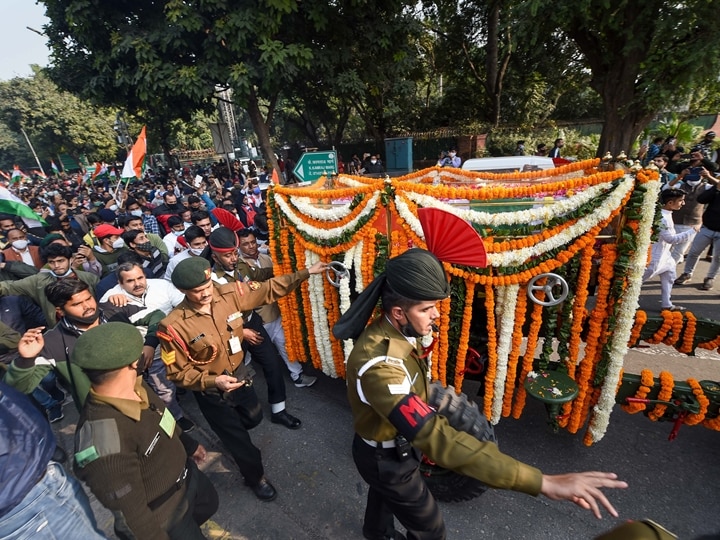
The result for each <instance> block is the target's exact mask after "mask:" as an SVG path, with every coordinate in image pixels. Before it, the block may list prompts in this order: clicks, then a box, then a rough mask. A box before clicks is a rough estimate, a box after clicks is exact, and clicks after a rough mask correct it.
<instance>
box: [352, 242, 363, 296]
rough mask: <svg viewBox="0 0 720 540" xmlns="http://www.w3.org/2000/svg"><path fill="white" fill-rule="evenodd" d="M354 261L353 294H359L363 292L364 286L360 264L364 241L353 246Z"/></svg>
mask: <svg viewBox="0 0 720 540" xmlns="http://www.w3.org/2000/svg"><path fill="white" fill-rule="evenodd" d="M355 247H356V249H355V259H354V261H353V266H354V268H355V292H356V293H358V294H360V293H361V292H363V291H364V290H365V284H364V283H363V275H362V262H363V250H364V249H365V241H364V240H360V241H359V242H358V243H357V244H355Z"/></svg>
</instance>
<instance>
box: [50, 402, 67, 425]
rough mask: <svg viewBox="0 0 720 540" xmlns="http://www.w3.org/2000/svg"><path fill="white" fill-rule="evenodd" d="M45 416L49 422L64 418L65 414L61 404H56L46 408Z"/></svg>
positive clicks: (52, 422)
mask: <svg viewBox="0 0 720 540" xmlns="http://www.w3.org/2000/svg"><path fill="white" fill-rule="evenodd" d="M47 417H48V420H49V421H50V423H51V424H54V423H55V422H59V421H60V420H62V419H63V418H65V415H64V414H63V412H62V405H60V404H57V405H55V406H54V407H53V408H52V409H48V411H47Z"/></svg>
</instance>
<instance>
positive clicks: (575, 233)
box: [487, 179, 633, 268]
mask: <svg viewBox="0 0 720 540" xmlns="http://www.w3.org/2000/svg"><path fill="white" fill-rule="evenodd" d="M632 187H633V182H632V180H627V179H626V180H625V181H624V182H622V183H621V184H620V185H619V186H618V188H617V189H616V190H615V191H613V193H612V194H611V195H610V196H609V197H608V198H607V200H606V201H605V202H604V203H603V204H602V206H600V207H599V208H597V209H595V211H594V212H592V213H591V214H588V215H586V216H583V217H581V218H580V219H578V220H577V221H576V222H575V223H573V224H572V225H571V226H570V227H568V228H566V229H563V230H562V231H561V232H560V233H559V234H556V235H555V236H552V237H550V238H548V239H547V240H543V241H541V242H538V243H537V244H535V245H534V246H530V247H525V248H521V249H516V250H513V251H506V252H504V253H488V255H487V261H488V266H493V267H495V268H501V267H505V266H517V265H519V264H522V263H524V262H525V261H527V260H528V259H530V258H533V257H538V256H540V255H542V254H544V253H547V252H548V251H550V250H553V249H556V248H559V247H561V246H565V245H568V244H570V243H571V242H572V241H573V240H574V239H575V238H578V237H579V236H581V235H583V234H585V233H586V232H587V231H589V230H590V229H592V228H593V227H595V226H596V225H597V224H599V223H600V222H602V221H604V220H606V219H607V218H608V217H610V214H612V212H613V211H614V210H615V209H617V208H618V207H619V206H620V205H621V204H622V202H623V200H624V199H625V195H626V194H627V193H628V192H629V191H630V190H631V189H632Z"/></svg>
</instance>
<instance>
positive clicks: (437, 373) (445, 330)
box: [430, 297, 450, 384]
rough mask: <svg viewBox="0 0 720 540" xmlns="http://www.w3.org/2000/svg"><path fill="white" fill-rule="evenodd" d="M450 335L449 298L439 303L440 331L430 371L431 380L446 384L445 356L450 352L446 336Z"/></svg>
mask: <svg viewBox="0 0 720 540" xmlns="http://www.w3.org/2000/svg"><path fill="white" fill-rule="evenodd" d="M449 333H450V298H449V297H448V298H445V299H443V300H442V301H441V302H440V329H439V338H440V339H437V340H435V346H434V349H433V355H432V357H433V363H432V367H431V368H430V369H431V373H432V378H433V380H439V381H441V382H442V383H443V384H447V355H448V351H449V350H450V344H449V342H448V334H449Z"/></svg>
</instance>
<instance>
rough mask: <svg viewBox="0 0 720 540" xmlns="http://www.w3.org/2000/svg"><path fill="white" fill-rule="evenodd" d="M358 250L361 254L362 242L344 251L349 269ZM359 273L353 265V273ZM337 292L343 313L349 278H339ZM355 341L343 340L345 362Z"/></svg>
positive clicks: (347, 294)
mask: <svg viewBox="0 0 720 540" xmlns="http://www.w3.org/2000/svg"><path fill="white" fill-rule="evenodd" d="M358 251H359V252H360V253H361V254H362V242H359V243H357V244H355V245H354V246H353V247H351V248H350V249H348V250H347V251H346V252H345V257H344V258H343V264H344V265H345V267H346V268H347V269H348V271H351V269H352V266H353V260H354V256H355V253H357V252H358ZM358 273H360V272H358V271H357V267H355V275H356V276H357V274H358ZM338 294H339V295H340V314H341V315H343V314H344V313H345V312H346V311H347V310H348V309H350V278H349V277H348V278H344V279H341V280H340V287H339V288H338ZM354 346H355V342H354V341H353V340H352V339H344V340H343V354H344V355H345V364H347V361H348V358H350V353H351V352H352V349H353V347H354Z"/></svg>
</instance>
